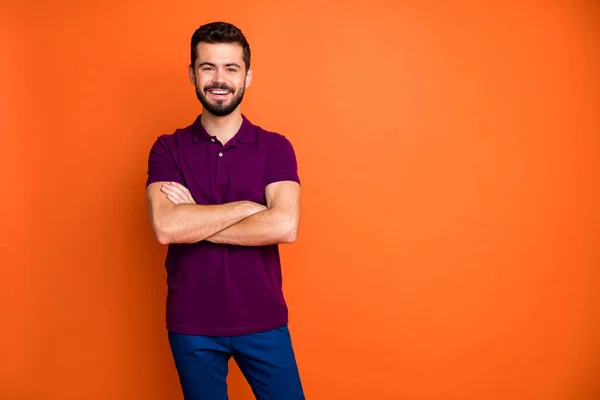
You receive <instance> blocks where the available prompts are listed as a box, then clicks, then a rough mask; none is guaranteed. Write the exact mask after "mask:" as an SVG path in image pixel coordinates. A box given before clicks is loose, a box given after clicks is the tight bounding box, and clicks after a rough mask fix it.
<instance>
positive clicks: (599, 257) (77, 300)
mask: <svg viewBox="0 0 600 400" xmlns="http://www.w3.org/2000/svg"><path fill="white" fill-rule="evenodd" d="M0 10H1V13H0V15H1V21H0V30H1V32H0V40H1V44H2V48H1V52H2V53H1V54H2V62H1V63H0V84H1V85H2V86H1V92H0V102H1V104H0V124H1V126H0V129H1V132H2V142H1V147H0V148H1V157H0V171H1V174H2V176H1V182H2V196H1V200H0V202H1V204H0V206H1V208H0V209H1V210H2V223H1V226H2V229H1V231H0V234H1V235H2V237H1V239H2V240H1V242H0V245H1V248H0V250H1V257H2V261H1V262H2V267H3V268H2V273H3V274H2V275H3V276H2V281H1V285H2V290H1V291H0V296H1V297H0V300H1V303H0V304H1V306H2V312H1V313H0V322H1V329H0V343H1V350H0V398H1V399H6V400H38V399H39V400H70V399H73V400H75V399H77V400H83V399H89V400H100V399H102V400H105V399H106V400H108V399H128V400H129V399H144V400H152V399H156V400H158V399H160V400H163V399H174V400H176V399H181V398H182V397H181V395H180V391H179V386H178V382H177V375H176V371H175V369H174V365H173V362H172V359H171V356H170V352H169V348H168V343H167V340H166V332H165V330H164V297H165V294H166V287H165V272H164V268H163V261H164V255H165V250H166V248H165V247H163V246H160V245H159V244H157V243H156V241H155V240H154V238H153V236H152V233H151V230H150V227H149V224H148V222H147V218H146V204H145V188H144V182H145V178H146V175H145V174H146V166H147V164H146V162H147V157H148V151H149V148H150V145H151V144H152V142H153V141H154V139H155V138H156V137H157V136H158V135H160V134H163V133H171V132H172V131H173V130H174V129H175V128H178V127H182V126H186V125H187V124H189V123H190V122H191V121H192V120H193V118H195V117H196V115H197V114H198V113H199V112H200V106H199V103H198V101H197V99H196V97H195V94H194V91H193V87H192V86H191V84H190V83H189V81H188V78H187V65H188V62H189V48H188V46H189V39H190V36H191V34H192V32H193V30H194V29H196V28H197V27H198V26H199V25H200V24H202V23H205V22H209V21H213V20H225V21H229V22H232V23H235V24H237V25H238V26H240V27H241V28H242V29H243V31H244V33H245V34H246V35H247V37H248V39H249V41H250V44H251V46H252V51H253V61H252V62H253V66H254V69H255V74H254V82H253V84H252V86H251V87H250V89H249V90H248V92H247V95H246V98H245V101H244V103H243V112H244V113H245V114H246V115H247V116H248V117H249V118H250V119H251V120H252V121H253V122H255V123H258V124H260V125H262V126H264V127H265V128H267V129H271V130H275V131H278V132H280V133H283V134H285V135H286V136H287V137H289V138H290V140H291V141H292V143H293V144H294V146H295V148H296V152H297V155H298V159H299V164H300V174H301V178H302V181H303V215H302V221H301V227H300V237H299V240H298V241H297V242H296V243H295V244H293V245H286V246H283V247H282V257H283V263H284V290H285V293H286V297H287V300H288V303H289V306H290V315H291V323H290V326H291V330H292V334H293V339H294V344H295V348H296V352H297V357H298V362H299V366H300V369H301V374H302V377H303V382H304V385H305V389H306V394H307V398H308V399H310V400H325V399H327V400H329V399H345V400H351V399H361V400H364V399H369V400H370V399H373V400H375V399H376V400H392V399H398V400H400V399H411V400H417V399H418V400H594V399H598V398H600V378H599V377H600V363H599V361H598V360H599V358H600V339H599V337H600V325H599V321H600V316H599V315H600V314H599V313H600V307H599V301H600V295H599V294H598V293H600V292H599V289H600V287H599V278H600V275H599V273H598V267H599V266H600V254H599V253H600V252H599V250H598V249H599V245H600V217H599V215H600V212H599V210H600V207H599V204H600V203H599V201H600V196H599V194H600V193H599V189H598V188H599V184H600V165H599V164H600V162H599V157H600V152H599V149H600V143H599V137H600V117H599V113H600V101H599V100H600V98H599V93H600V91H599V90H598V88H599V87H598V83H599V80H598V78H599V75H600V74H599V71H600V62H599V61H600V60H599V58H598V50H599V49H600V40H599V29H598V24H599V23H600V19H599V18H598V16H599V13H598V11H599V7H598V5H597V4H596V5H595V3H594V2H592V1H589V2H584V1H566V0H565V1H555V2H545V3H544V4H542V3H541V2H540V3H533V2H512V3H511V2H476V1H471V2H469V1H453V2H431V1H421V2H417V1H407V2H394V1H391V0H390V1H382V0H372V1H369V2H342V1H331V2H327V1H315V0H304V1H301V2H280V1H275V0H268V1H267V0H265V1H252V2H247V1H238V0H231V1H228V2H199V1H189V0H186V1H170V2H161V1H157V0H147V1H141V0H130V1H124V2H119V1H116V0H115V1H101V2H92V1H76V2H71V1H66V0H61V1H46V2H42V1H20V2H18V1H12V2H11V1H8V2H6V1H5V2H3V3H2V5H1V6H0ZM229 384H230V394H231V398H232V399H233V400H236V399H238V400H243V399H251V398H252V396H251V392H250V389H249V388H248V386H247V384H246V383H245V381H244V379H243V378H242V376H241V374H240V372H239V370H237V368H236V367H235V366H234V364H232V369H231V373H230V380H229Z"/></svg>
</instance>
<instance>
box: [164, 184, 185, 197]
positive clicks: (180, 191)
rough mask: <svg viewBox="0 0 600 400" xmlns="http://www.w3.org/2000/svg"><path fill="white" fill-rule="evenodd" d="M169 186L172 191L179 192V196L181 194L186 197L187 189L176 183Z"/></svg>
mask: <svg viewBox="0 0 600 400" xmlns="http://www.w3.org/2000/svg"><path fill="white" fill-rule="evenodd" d="M167 188H168V189H169V191H170V193H173V194H177V195H178V196H181V197H183V198H185V197H186V193H185V191H184V190H183V189H181V188H180V187H178V186H176V185H173V184H169V185H168V186H167Z"/></svg>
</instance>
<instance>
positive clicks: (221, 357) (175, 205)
mask: <svg viewBox="0 0 600 400" xmlns="http://www.w3.org/2000/svg"><path fill="white" fill-rule="evenodd" d="M189 77H190V81H191V83H192V84H193V85H194V87H195V90H196V95H197V97H198V100H199V101H200V103H201V104H202V109H203V110H202V113H201V114H200V115H199V116H198V118H197V119H196V120H195V121H194V122H193V123H192V124H191V125H189V126H188V127H186V128H183V129H177V130H176V131H175V132H174V133H172V134H165V135H162V136H160V137H158V139H157V140H156V141H155V143H154V144H153V146H152V149H151V151H150V156H149V161H148V178H147V182H146V193H147V199H148V214H149V218H150V222H151V225H152V229H153V231H154V233H155V235H156V238H157V240H158V241H159V242H160V243H162V244H166V245H168V252H167V258H166V263H165V264H166V270H167V286H168V294H167V330H168V336H169V343H170V346H171V350H172V353H173V357H174V360H175V365H176V368H177V371H178V374H179V378H180V382H181V386H182V390H183V393H184V398H185V399H186V400H205V399H206V400H221V399H227V398H228V396H227V384H226V376H227V371H228V361H229V359H230V358H231V357H233V359H234V360H235V361H236V363H237V364H238V366H239V367H240V369H241V371H242V372H243V374H244V376H245V377H246V379H247V380H248V383H249V384H250V386H251V388H252V390H253V392H254V394H255V396H256V398H257V399H264V400H296V399H304V398H305V397H304V394H303V389H302V384H301V381H300V376H299V373H298V368H297V365H296V360H295V355H294V351H293V348H292V342H291V337H290V332H289V329H288V325H287V324H288V310H287V305H286V301H285V299H284V296H283V291H282V276H281V264H280V258H279V247H278V245H279V244H281V243H292V242H294V241H295V240H296V236H297V233H298V223H299V219H300V179H299V177H298V168H297V162H296V156H295V153H294V149H293V147H292V144H291V143H290V141H289V140H288V139H287V138H286V137H285V136H283V135H281V134H279V133H275V132H270V131H267V130H265V129H263V128H261V127H259V126H257V125H254V124H253V123H251V122H250V121H249V120H248V119H247V118H246V116H245V115H243V114H242V113H241V111H240V104H241V103H242V99H243V97H244V92H245V90H246V89H247V88H248V87H249V86H250V83H251V82H252V68H251V67H250V46H249V45H248V42H247V41H246V38H245V37H244V35H243V34H242V32H241V31H240V30H239V29H238V28H236V27H235V26H233V25H231V24H227V23H222V22H216V23H210V24H206V25H203V26H201V27H200V28H198V29H197V30H196V31H195V32H194V34H193V36H192V40H191V64H190V66H189Z"/></svg>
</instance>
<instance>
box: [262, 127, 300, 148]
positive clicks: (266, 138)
mask: <svg viewBox="0 0 600 400" xmlns="http://www.w3.org/2000/svg"><path fill="white" fill-rule="evenodd" d="M255 129H256V135H257V139H258V141H259V142H260V143H261V144H263V145H264V146H265V147H267V148H268V150H269V152H275V153H278V152H280V151H283V150H286V149H292V150H293V145H292V142H291V140H290V139H289V138H288V137H287V136H286V135H284V134H283V133H280V132H275V131H272V130H268V129H264V128H262V127H260V126H256V127H255Z"/></svg>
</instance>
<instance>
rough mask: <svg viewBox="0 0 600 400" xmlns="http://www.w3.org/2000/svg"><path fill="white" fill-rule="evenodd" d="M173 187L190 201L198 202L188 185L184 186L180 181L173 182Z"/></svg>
mask: <svg viewBox="0 0 600 400" xmlns="http://www.w3.org/2000/svg"><path fill="white" fill-rule="evenodd" d="M171 187H173V188H174V189H175V190H176V191H177V193H179V194H180V195H181V196H182V197H183V198H184V199H185V200H187V201H188V202H189V203H194V204H195V203H196V201H195V200H194V197H193V196H192V193H190V190H189V189H188V188H187V187H185V186H183V185H182V184H180V183H178V182H171Z"/></svg>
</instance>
